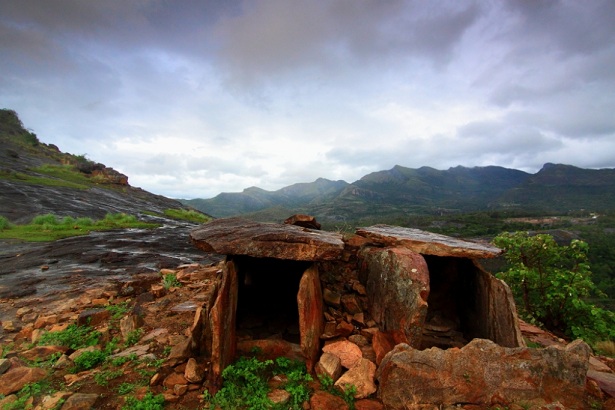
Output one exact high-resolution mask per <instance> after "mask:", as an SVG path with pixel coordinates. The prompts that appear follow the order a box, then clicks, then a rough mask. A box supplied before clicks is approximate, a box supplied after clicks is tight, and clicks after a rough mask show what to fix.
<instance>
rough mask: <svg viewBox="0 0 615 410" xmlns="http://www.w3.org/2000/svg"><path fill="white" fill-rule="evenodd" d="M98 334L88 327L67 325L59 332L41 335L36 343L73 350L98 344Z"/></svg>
mask: <svg viewBox="0 0 615 410" xmlns="http://www.w3.org/2000/svg"><path fill="white" fill-rule="evenodd" d="M100 336H101V334H100V332H99V331H97V330H94V329H92V328H91V327H89V326H78V325H76V324H71V325H69V326H68V327H67V328H66V329H64V330H62V331H59V332H47V333H43V334H42V335H41V337H40V339H39V341H38V344H39V345H58V346H65V347H68V348H70V349H73V350H77V349H81V348H83V347H88V346H94V345H96V344H98V341H99V339H100Z"/></svg>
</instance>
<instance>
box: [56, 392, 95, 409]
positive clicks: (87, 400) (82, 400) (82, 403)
mask: <svg viewBox="0 0 615 410" xmlns="http://www.w3.org/2000/svg"><path fill="white" fill-rule="evenodd" d="M97 400H98V394H88V393H75V394H73V395H71V396H70V397H69V398H67V399H66V401H65V402H64V404H63V405H62V408H61V410H89V409H93V408H96V407H95V405H96V401H97Z"/></svg>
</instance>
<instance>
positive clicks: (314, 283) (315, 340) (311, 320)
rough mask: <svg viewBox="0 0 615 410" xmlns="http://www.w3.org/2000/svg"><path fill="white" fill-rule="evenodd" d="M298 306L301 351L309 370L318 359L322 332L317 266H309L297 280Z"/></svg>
mask: <svg viewBox="0 0 615 410" xmlns="http://www.w3.org/2000/svg"><path fill="white" fill-rule="evenodd" d="M297 306H298V308H299V333H300V335H301V351H302V352H303V355H304V356H305V365H306V367H307V370H308V372H311V371H312V369H313V368H314V365H315V364H316V362H317V361H318V354H319V353H320V335H321V334H322V332H323V328H324V323H323V301H322V290H321V287H320V277H319V275H318V268H317V267H316V266H314V265H312V266H311V267H309V268H308V269H307V270H306V271H305V272H303V276H301V281H300V282H299V291H298V292H297Z"/></svg>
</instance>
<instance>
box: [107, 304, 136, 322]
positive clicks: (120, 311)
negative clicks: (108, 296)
mask: <svg viewBox="0 0 615 410" xmlns="http://www.w3.org/2000/svg"><path fill="white" fill-rule="evenodd" d="M128 304H129V302H128V301H125V302H122V303H117V304H115V305H107V306H106V307H105V309H107V310H108V311H109V313H111V319H112V320H118V319H121V318H122V317H124V315H125V314H126V313H128V312H129V311H130V306H129V305H128Z"/></svg>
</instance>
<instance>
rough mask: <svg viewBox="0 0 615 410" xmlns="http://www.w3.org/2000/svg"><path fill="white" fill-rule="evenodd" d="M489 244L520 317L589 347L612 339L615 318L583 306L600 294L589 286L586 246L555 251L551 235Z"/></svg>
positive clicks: (520, 236)
mask: <svg viewBox="0 0 615 410" xmlns="http://www.w3.org/2000/svg"><path fill="white" fill-rule="evenodd" d="M493 242H494V244H495V245H497V246H499V247H500V248H502V249H504V252H505V253H504V257H505V259H506V261H507V263H508V265H509V266H508V270H507V271H505V272H502V273H500V274H499V275H498V276H499V277H500V278H502V279H503V280H504V281H506V282H507V283H508V284H509V285H510V287H511V289H512V292H513V294H514V295H515V298H516V300H517V303H518V306H519V310H520V312H521V314H522V316H524V317H526V318H528V319H530V320H531V321H535V322H538V323H540V324H542V325H544V326H545V327H546V328H547V329H549V330H551V331H554V332H556V333H560V334H564V335H567V336H571V337H575V338H581V339H584V340H585V341H586V342H588V343H591V344H593V343H595V342H597V341H599V340H613V339H615V313H613V312H609V311H607V310H604V309H601V308H598V307H596V306H594V305H593V304H591V303H589V302H588V301H587V298H588V297H589V296H591V295H594V294H599V293H600V292H599V290H598V289H597V288H596V285H595V284H594V283H593V282H592V280H591V270H590V266H589V262H588V258H587V254H588V251H589V246H588V245H587V244H586V243H585V242H583V241H579V240H573V241H572V242H571V243H570V245H568V246H559V245H558V244H557V243H556V242H555V240H554V239H553V237H552V236H551V235H544V234H541V235H535V236H530V235H528V234H527V233H525V232H517V233H513V234H510V233H503V234H501V235H499V236H497V237H496V238H495V239H494V241H493Z"/></svg>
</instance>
